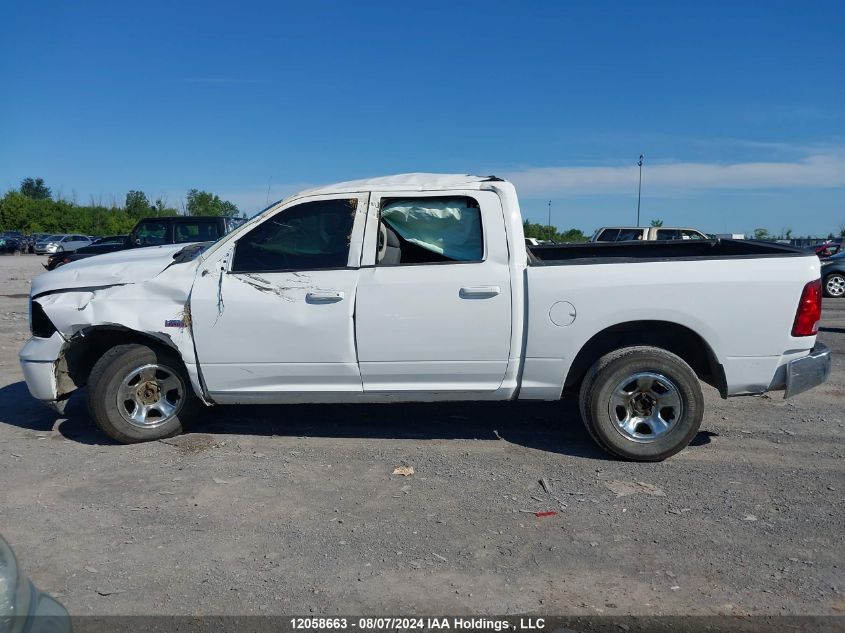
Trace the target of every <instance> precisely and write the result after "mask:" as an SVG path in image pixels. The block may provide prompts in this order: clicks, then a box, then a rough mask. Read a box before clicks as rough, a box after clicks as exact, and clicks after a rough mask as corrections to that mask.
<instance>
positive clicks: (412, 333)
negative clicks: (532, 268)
mask: <svg viewBox="0 0 845 633" xmlns="http://www.w3.org/2000/svg"><path fill="white" fill-rule="evenodd" d="M362 261H363V263H364V266H363V267H362V270H361V277H360V281H359V285H358V298H357V308H356V338H357V343H358V360H359V366H360V369H361V378H362V380H363V385H364V391H365V392H409V391H418V392H426V394H427V395H428V396H431V395H436V394H432V392H440V393H443V392H445V393H446V394H449V393H451V394H452V396H454V395H455V394H457V393H460V392H466V393H468V394H470V393H473V392H476V393H477V392H483V391H493V390H495V389H497V388H498V387H499V386H500V385H501V384H502V380H503V378H504V375H505V370H506V368H507V364H508V356H509V352H510V336H511V281H510V271H509V268H508V253H507V246H506V239H505V228H504V219H503V212H502V205H501V201H500V199H499V197H498V195H496V194H495V193H493V192H487V191H455V192H449V193H448V194H444V193H441V192H437V193H431V194H428V193H420V192H418V191H417V192H407V193H401V192H400V193H396V192H391V193H378V192H373V194H372V197H371V204H370V212H369V215H368V223H367V233H366V236H365V240H364V253H363V258H362ZM447 397H448V396H447Z"/></svg>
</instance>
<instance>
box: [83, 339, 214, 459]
mask: <svg viewBox="0 0 845 633" xmlns="http://www.w3.org/2000/svg"><path fill="white" fill-rule="evenodd" d="M147 366H155V367H156V368H158V369H153V368H146V369H143V370H141V368H145V367H147ZM141 373H145V374H146V375H145V376H144V377H142V376H141ZM134 377H137V380H138V382H137V383H133V382H132V380H131V379H134ZM124 381H129V384H126V385H124ZM135 385H137V388H135ZM170 386H172V387H173V388H171V389H168V390H167V391H166V392H164V391H162V388H164V389H167V388H168V387H170ZM179 389H181V394H179V395H178V397H177V391H178V390H179ZM126 390H132V391H134V392H135V394H134V395H133V396H127V399H125V400H124V401H123V403H121V401H120V400H119V399H118V393H125V392H126ZM142 391H143V396H144V397H145V398H146V400H144V403H143V404H142V405H141V408H139V409H137V411H138V413H139V416H140V417H143V419H144V421H141V420H138V421H135V422H132V421H130V420H129V419H128V416H130V415H131V413H132V412H133V411H134V410H135V409H134V407H136V406H138V405H137V404H136V402H138V400H137V398H138V397H140V396H139V394H141V392H142ZM196 406H197V404H196V398H195V397H194V394H193V389H192V387H191V381H190V380H189V378H188V376H187V374H186V372H185V369H184V367H183V365H182V362H181V360H180V359H179V357H178V356H177V355H176V354H174V353H172V352H170V351H167V350H163V349H154V348H151V347H147V346H146V345H138V344H129V345H118V346H116V347H113V348H111V349H110V350H109V351H107V352H106V353H105V354H103V356H102V357H101V358H100V360H98V361H97V363H96V364H95V365H94V368H93V369H92V370H91V375H90V376H89V377H88V411H89V413H90V415H91V418H92V419H93V420H94V422H95V423H96V424H97V426H98V427H100V429H101V430H102V431H103V432H104V433H105V434H106V435H108V436H109V437H111V438H112V439H114V440H117V441H118V442H122V443H124V444H133V443H136V442H147V441H150V440H158V439H162V438H165V437H171V436H173V435H178V434H179V433H181V432H182V430H183V429H184V427H185V426H186V423H187V422H188V420H189V419H190V418H191V416H192V415H193V414H194V413H195V410H196ZM165 407H167V408H165ZM147 410H149V413H147ZM163 412H165V413H166V414H165V413H163ZM156 413H157V414H158V415H157V416H156ZM147 421H148V422H147Z"/></svg>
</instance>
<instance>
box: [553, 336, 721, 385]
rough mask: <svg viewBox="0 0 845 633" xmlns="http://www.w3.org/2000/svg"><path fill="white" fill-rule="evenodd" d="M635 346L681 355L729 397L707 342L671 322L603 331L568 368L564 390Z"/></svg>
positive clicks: (579, 353)
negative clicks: (607, 357) (597, 365)
mask: <svg viewBox="0 0 845 633" xmlns="http://www.w3.org/2000/svg"><path fill="white" fill-rule="evenodd" d="M632 345H651V346H653V347H660V348H662V349H665V350H666V351H669V352H672V353H673V354H676V355H678V356H680V357H681V358H682V359H683V360H684V361H685V362H686V363H687V364H688V365H689V366H690V367H692V369H693V371H694V372H695V374H696V375H697V376H698V378H699V379H700V380H702V381H703V382H705V383H707V384H708V385H710V386H712V387H715V388H716V389H718V390H719V394H720V395H721V396H722V397H723V398H725V397H727V385H726V380H725V372H724V369H723V368H722V365H721V364H720V363H719V361H718V360H717V358H716V355H715V354H714V353H713V350H712V349H710V346H709V345H708V344H707V342H706V341H705V340H704V339H703V338H701V336H699V335H698V334H697V333H696V332H694V331H693V330H691V329H689V328H688V327H685V326H683V325H678V324H677V323H671V322H668V321H631V322H628V323H620V324H618V325H614V326H611V327H609V328H607V329H605V330H602V331H601V332H599V333H598V334H596V335H595V336H593V337H592V338H591V339H590V340H589V341H587V342H586V343H585V344H584V346H583V347H582V348H581V351H579V352H578V355H577V356H576V357H575V360H573V361H572V365H571V366H570V368H569V373H568V374H567V376H566V381H565V382H564V386H563V389H564V391H567V392H573V391H577V390H578V389H579V388H580V386H581V381H582V380H583V378H584V375H585V374H586V373H587V370H588V369H589V368H590V367H591V366H592V365H593V363H595V362H596V361H597V360H598V359H599V358H601V357H602V356H604V355H605V354H607V353H609V352H612V351H614V350H617V349H620V348H622V347H630V346H632Z"/></svg>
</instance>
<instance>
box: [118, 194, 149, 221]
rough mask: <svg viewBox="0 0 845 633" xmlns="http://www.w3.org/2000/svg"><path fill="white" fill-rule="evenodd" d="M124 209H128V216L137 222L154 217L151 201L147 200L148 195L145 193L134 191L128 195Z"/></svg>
mask: <svg viewBox="0 0 845 633" xmlns="http://www.w3.org/2000/svg"><path fill="white" fill-rule="evenodd" d="M124 208H125V209H126V215H128V216H129V217H130V218H135V219H136V220H137V219H140V218H143V217H146V216H148V215H152V207H151V206H150V201H149V200H148V199H147V194H145V193H144V192H143V191H135V190H134V189H133V190H132V191H130V192H129V193H127V194H126V204H125V205H124Z"/></svg>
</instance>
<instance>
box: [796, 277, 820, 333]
mask: <svg viewBox="0 0 845 633" xmlns="http://www.w3.org/2000/svg"><path fill="white" fill-rule="evenodd" d="M821 318H822V280H821V279H816V280H815V281H811V282H810V283H808V284H807V285H806V286H804V292H802V293H801V302H800V303H799V304H798V312H796V313H795V322H794V323H793V324H792V336H815V335H816V334H817V333H818V331H819V321H821Z"/></svg>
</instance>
